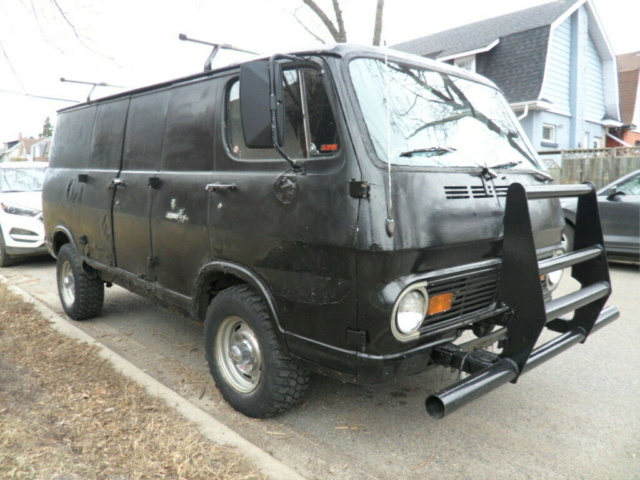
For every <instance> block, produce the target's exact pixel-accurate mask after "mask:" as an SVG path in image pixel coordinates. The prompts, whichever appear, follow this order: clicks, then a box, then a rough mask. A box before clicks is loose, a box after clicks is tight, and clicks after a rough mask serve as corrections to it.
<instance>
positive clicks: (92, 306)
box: [56, 243, 104, 320]
mask: <svg viewBox="0 0 640 480" xmlns="http://www.w3.org/2000/svg"><path fill="white" fill-rule="evenodd" d="M56 273H57V275H56V277H57V280H58V293H59V294H60V301H61V302H62V308H64V311H65V312H66V313H67V315H69V316H70V317H71V318H73V319H74V320H86V319H88V318H93V317H95V316H96V315H98V314H99V313H100V311H101V310H102V304H103V303H104V284H103V282H102V280H100V278H98V277H97V276H90V275H88V274H87V272H85V270H84V268H83V267H82V262H81V260H80V258H78V255H77V254H76V251H75V249H74V248H73V246H72V245H71V244H70V243H67V244H66V245H63V247H62V248H61V249H60V251H59V252H58V264H57V266H56Z"/></svg>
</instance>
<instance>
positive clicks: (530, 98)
mask: <svg viewBox="0 0 640 480" xmlns="http://www.w3.org/2000/svg"><path fill="white" fill-rule="evenodd" d="M582 6H584V7H585V8H586V10H587V12H588V22H589V34H590V36H591V39H592V40H593V42H594V43H595V46H596V49H597V50H598V53H599V55H600V57H601V59H602V62H603V73H604V76H605V91H604V94H605V108H606V113H607V115H609V117H611V118H612V119H617V118H619V115H620V114H619V106H618V84H617V81H616V78H615V77H616V71H615V68H616V67H615V55H614V53H613V49H612V48H611V45H610V43H609V40H608V39H607V37H606V34H605V32H604V29H603V28H602V24H601V22H600V19H599V17H598V15H597V13H596V11H595V6H594V5H593V0H557V1H555V2H551V3H545V4H543V5H538V6H536V7H531V8H527V9H525V10H520V11H517V12H513V13H509V14H506V15H502V16H500V17H495V18H490V19H487V20H481V21H479V22H475V23H471V24H469V25H463V26H461V27H456V28H452V29H450V30H446V31H443V32H439V33H434V34H432V35H427V36H425V37H421V38H417V39H415V40H411V41H408V42H404V43H400V44H398V45H395V46H394V47H393V48H396V49H398V50H401V51H404V52H408V53H413V54H417V55H421V56H424V57H429V58H434V59H437V60H441V61H449V60H453V59H455V58H460V57H464V56H467V55H472V54H475V55H476V72H477V73H479V74H481V75H484V76H487V77H489V78H491V80H493V81H494V82H495V83H496V84H497V85H498V87H500V89H501V90H502V91H503V93H504V95H505V97H506V98H507V100H508V101H509V103H510V104H512V105H514V104H515V105H518V106H523V105H525V104H526V105H530V106H532V107H533V108H543V109H547V108H552V104H551V103H550V102H549V100H548V99H545V98H543V84H544V81H545V73H546V72H545V69H546V68H547V61H548V53H549V46H550V40H551V36H552V34H553V32H554V30H555V29H556V28H557V27H558V26H560V25H562V24H563V22H565V21H566V20H567V18H569V16H570V15H572V14H573V13H574V12H575V11H576V10H577V9H579V8H580V7H582Z"/></svg>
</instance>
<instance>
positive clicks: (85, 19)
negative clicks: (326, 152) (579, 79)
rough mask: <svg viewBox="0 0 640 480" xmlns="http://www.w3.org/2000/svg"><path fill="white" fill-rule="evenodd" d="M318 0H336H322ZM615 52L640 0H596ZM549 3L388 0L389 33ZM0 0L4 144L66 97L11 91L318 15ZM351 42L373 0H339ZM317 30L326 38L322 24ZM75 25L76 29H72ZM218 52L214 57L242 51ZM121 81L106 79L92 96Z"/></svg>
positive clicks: (287, 28)
mask: <svg viewBox="0 0 640 480" xmlns="http://www.w3.org/2000/svg"><path fill="white" fill-rule="evenodd" d="M318 1H319V3H320V4H323V2H324V3H327V4H328V3H330V2H328V1H327V0H318ZM594 2H595V5H596V8H597V11H598V14H599V16H600V18H601V20H602V23H603V25H604V28H605V31H606V33H607V35H608V37H609V40H610V42H611V45H612V47H613V49H614V51H615V53H616V54H620V53H627V52H631V51H639V50H640V34H639V33H638V19H640V1H638V0H594ZM543 3H548V0H510V1H508V2H505V1H504V0H482V1H480V0H449V1H445V2H442V1H438V2H436V1H427V0H424V1H415V0H413V1H410V0H386V5H385V18H384V30H383V38H386V41H387V43H388V44H389V45H393V44H396V43H399V42H402V41H406V40H411V39H412V38H416V37H420V36H424V35H428V34H430V33H435V32H438V31H442V30H446V29H449V28H452V27H456V26H459V25H463V24H466V23H471V22H475V21H478V20H482V19H485V18H490V17H495V16H498V15H502V14H505V13H509V12H512V11H516V10H522V9H525V8H528V7H532V6H535V5H540V4H543ZM57 4H58V5H59V6H60V8H62V10H63V11H64V12H65V14H66V16H67V19H68V20H69V22H70V23H71V24H72V25H73V26H74V27H75V30H76V31H75V32H74V30H73V29H72V28H71V26H70V25H69V23H67V22H66V21H65V19H64V17H63V16H62V15H61V14H60V12H59V11H58V10H57V7H56V4H55V3H53V2H52V0H0V45H1V46H2V49H0V143H2V142H7V141H11V140H14V139H17V137H18V133H19V132H21V133H22V134H23V135H24V136H34V137H37V136H38V134H39V133H40V132H41V131H42V124H43V123H44V120H45V118H46V117H47V116H50V117H51V120H52V122H55V111H56V110H57V109H59V108H63V107H65V106H68V105H72V103H69V102H66V103H65V102H61V101H51V100H43V99H35V98H30V97H26V96H23V95H16V94H11V93H6V92H7V91H8V92H17V93H28V94H31V95H39V96H46V97H56V98H63V99H70V100H84V99H86V96H87V94H88V91H89V88H90V87H87V86H83V85H74V84H70V83H61V82H60V81H59V79H60V77H65V78H69V79H74V80H86V81H93V82H107V83H110V84H114V85H121V86H125V87H137V86H142V85H147V84H150V83H157V82H159V81H162V80H168V79H171V78H176V77H180V76H184V75H188V74H191V73H196V72H199V71H201V70H202V65H203V63H204V60H205V59H206V57H207V54H208V53H209V50H208V47H206V46H202V45H196V44H190V43H185V42H180V41H179V40H178V34H179V33H186V34H187V35H189V36H190V37H193V38H198V39H203V40H209V41H213V42H224V43H231V44H233V45H236V46H238V47H241V48H246V49H249V50H255V51H258V52H261V53H269V52H274V51H287V50H291V49H297V48H301V47H305V46H309V45H314V44H317V42H316V41H315V40H314V39H313V38H312V37H311V36H310V35H309V34H307V33H306V32H305V31H304V30H303V29H302V28H301V27H300V26H299V25H298V23H297V22H296V21H295V19H294V18H293V14H292V12H294V11H295V10H296V8H299V15H300V16H301V17H302V18H305V19H311V18H312V17H311V16H309V14H308V13H307V12H306V11H305V8H304V7H302V0H279V1H278V0H226V1H222V0H180V1H166V2H159V1H152V0H57ZM342 4H343V10H344V13H345V18H346V21H345V23H346V27H347V32H348V34H349V41H350V42H351V43H363V44H371V38H372V28H373V14H374V9H375V0H342ZM315 31H316V32H317V33H319V34H320V35H322V36H324V37H325V38H327V40H329V36H328V34H326V32H325V30H324V29H323V28H322V27H321V26H320V25H319V24H317V26H316V28H315ZM76 34H77V36H76ZM224 53H226V52H223V53H221V54H220V55H219V56H218V58H217V59H216V63H214V66H215V65H216V64H218V65H219V64H221V63H224V62H231V61H236V60H238V57H234V56H233V54H226V55H225V54H224ZM117 91H120V90H116V89H108V88H101V89H98V90H96V92H95V94H94V96H93V97H94V98H96V97H99V96H101V95H106V94H110V93H115V92H117Z"/></svg>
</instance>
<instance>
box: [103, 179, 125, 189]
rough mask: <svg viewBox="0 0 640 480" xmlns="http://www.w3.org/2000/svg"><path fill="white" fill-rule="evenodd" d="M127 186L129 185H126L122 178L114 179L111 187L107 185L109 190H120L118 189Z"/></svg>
mask: <svg viewBox="0 0 640 480" xmlns="http://www.w3.org/2000/svg"><path fill="white" fill-rule="evenodd" d="M126 186H127V184H126V183H124V180H122V179H121V178H113V179H111V181H110V182H109V185H107V188H118V187H126Z"/></svg>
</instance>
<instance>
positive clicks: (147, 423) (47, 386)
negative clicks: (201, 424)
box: [0, 283, 264, 480]
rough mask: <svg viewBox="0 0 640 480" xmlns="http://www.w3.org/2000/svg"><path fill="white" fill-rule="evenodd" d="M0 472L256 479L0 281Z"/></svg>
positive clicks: (128, 479) (67, 477) (10, 475)
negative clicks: (62, 331)
mask: <svg viewBox="0 0 640 480" xmlns="http://www.w3.org/2000/svg"><path fill="white" fill-rule="evenodd" d="M0 478H3V479H43V480H53V479H56V480H84V479H92V480H93V479H95V480H103V479H104V480H138V479H151V478H153V479H190V480H200V479H202V480H204V479H206V480H218V479H236V480H245V479H246V480H249V479H263V478H264V477H263V475H261V474H260V472H258V471H257V470H256V468H255V467H254V466H253V465H252V464H251V463H250V462H249V461H247V460H245V459H243V458H242V457H241V456H240V455H239V454H238V453H237V452H236V451H235V450H234V449H233V448H231V447H228V446H222V445H216V444H213V443H211V442H209V441H207V440H205V439H204V438H203V437H202V436H201V435H200V433H199V432H198V430H197V428H196V427H195V426H194V425H193V424H191V423H189V422H187V421H186V420H184V419H183V418H182V417H181V416H180V415H178V414H177V413H176V412H175V411H173V410H172V409H171V408H169V407H168V406H167V405H166V404H165V403H164V402H163V401H162V400H160V399H157V398H155V397H152V396H150V395H149V394H147V393H146V391H145V390H144V389H143V388H142V387H141V386H139V385H138V384H136V383H135V382H133V381H131V380H129V379H127V378H125V377H124V376H122V375H121V374H119V373H118V372H116V371H115V369H114V368H113V367H112V365H111V364H110V363H109V362H108V361H107V360H105V359H104V358H102V357H100V356H99V355H98V353H97V348H96V347H95V346H90V345H87V344H85V343H82V342H80V341H78V340H74V339H70V338H67V337H65V336H63V335H61V334H60V333H57V332H55V331H54V330H53V329H51V328H50V326H49V323H48V321H47V320H45V319H44V318H43V317H42V315H41V314H40V313H38V312H37V311H36V309H35V308H34V307H33V306H32V305H30V304H28V303H26V302H24V301H23V300H21V299H19V298H18V297H17V296H15V295H14V294H12V293H11V292H9V291H8V289H7V286H6V285H4V284H2V283H0Z"/></svg>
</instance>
